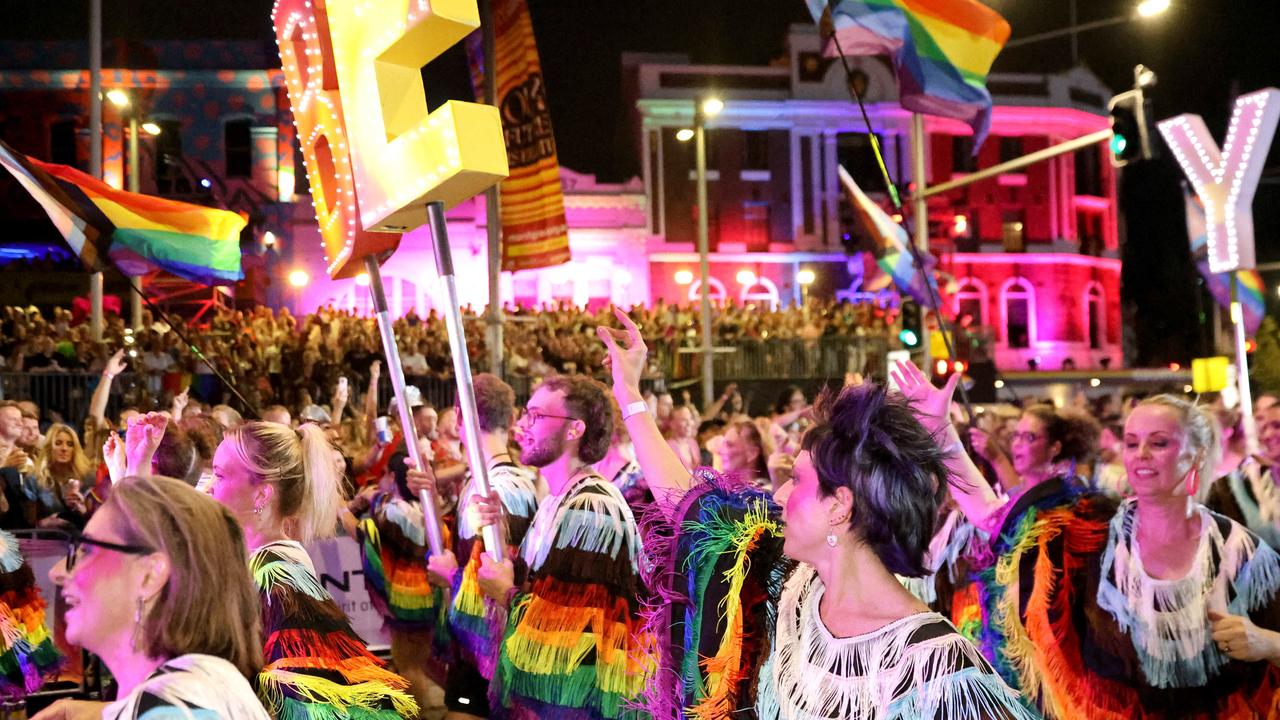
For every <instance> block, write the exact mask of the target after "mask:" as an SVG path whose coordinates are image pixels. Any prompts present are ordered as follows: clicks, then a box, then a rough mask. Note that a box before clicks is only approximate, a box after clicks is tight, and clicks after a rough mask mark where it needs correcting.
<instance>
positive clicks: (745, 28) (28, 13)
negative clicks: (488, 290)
mask: <svg viewBox="0 0 1280 720" xmlns="http://www.w3.org/2000/svg"><path fill="white" fill-rule="evenodd" d="M528 2H529V6H530V9H531V12H532V14H533V22H534V30H535V33H536V34H537V37H538V44H539V47H540V50H541V54H542V63H543V73H544V75H545V79H546V84H547V88H548V93H549V99H550V102H551V109H552V120H553V123H554V126H555V131H556V136H557V142H558V145H559V149H560V161H561V163H562V164H564V165H566V166H568V167H571V168H573V169H574V170H577V171H580V172H587V173H595V174H597V175H599V176H600V178H601V179H602V180H606V181H617V180H621V179H625V178H627V177H630V176H632V175H636V174H638V173H639V164H638V158H637V157H636V156H635V155H636V152H635V150H634V149H633V145H632V139H631V138H629V137H628V136H627V130H626V129H625V127H626V124H625V120H626V118H627V116H628V113H630V112H631V109H630V108H628V107H626V106H625V105H624V102H623V98H622V90H621V81H620V78H621V63H620V55H621V53H622V52H624V51H639V52H677V53H685V54H688V55H689V56H690V57H691V59H692V60H693V61H694V62H698V63H725V64H765V63H768V62H769V61H770V60H772V59H775V58H777V57H779V56H781V55H782V54H783V51H784V47H783V42H784V38H785V35H786V28H787V25H788V24H789V23H792V22H808V21H810V18H809V16H808V12H807V10H806V9H805V6H804V3H803V2H802V0H735V1H732V2H731V1H729V0H701V1H699V2H689V1H688V0H680V1H676V0H641V1H640V2H622V3H601V2H599V1H598V0H595V1H592V2H588V1H586V0H528ZM55 4H56V6H57V7H58V8H59V10H58V12H57V13H51V12H49V10H48V7H49V6H48V5H45V4H42V3H7V5H8V7H6V9H5V10H6V22H5V23H4V24H3V27H0V36H3V37H8V38H12V39H43V38H48V39H73V38H80V37H84V34H85V33H86V32H87V25H88V23H87V19H86V16H87V7H88V3H87V2H83V0H81V1H80V2H68V1H66V0H62V1H60V2H57V3H55ZM103 4H104V7H105V20H104V33H105V35H106V37H108V38H112V37H131V38H137V39H148V38H191V39H194V38H261V39H264V40H270V39H272V37H273V34H272V30H271V25H270V9H271V3H270V2H269V1H267V0H234V2H233V1H230V0H222V1H221V2H215V1H212V0H168V1H167V2H163V1H161V0H103ZM988 4H989V5H990V6H991V7H993V8H994V9H996V10H998V11H999V12H1000V13H1001V14H1003V15H1004V16H1005V17H1006V18H1007V19H1008V20H1009V22H1010V24H1011V25H1012V26H1013V32H1014V34H1013V37H1014V38H1018V37H1021V36H1026V35H1031V34H1035V33H1039V32H1044V31H1048V30H1054V29H1057V28H1061V27H1065V26H1067V25H1068V24H1069V9H1068V3H1067V2H1062V1H1060V0H1058V1H1054V2H1049V1H1048V0H1021V1H1017V2H1015V0H988ZM1135 4H1136V0H1081V2H1079V19H1078V21H1079V22H1080V23H1086V22H1090V21H1093V20H1099V19H1103V18H1108V17H1113V16H1117V15H1120V14H1123V13H1125V12H1127V11H1128V9H1129V8H1132V7H1133V6H1134V5H1135ZM1268 7H1271V11H1270V12H1269V11H1268ZM602 8H607V10H602ZM1275 17H1276V14H1275V11H1274V5H1273V3H1271V2H1269V1H1268V0H1174V5H1173V7H1172V8H1171V9H1170V10H1169V11H1168V12H1167V13H1166V14H1165V15H1163V16H1161V17H1160V18H1157V19H1154V20H1135V21H1133V22H1130V23H1126V24H1123V25H1118V26H1113V27H1109V28H1104V29H1099V30H1092V31H1088V32H1085V33H1082V34H1081V35H1080V36H1079V43H1080V59H1081V61H1082V62H1083V63H1084V64H1086V65H1088V66H1089V67H1090V68H1091V69H1093V71H1094V72H1096V73H1097V74H1098V75H1099V76H1100V77H1101V78H1102V80H1103V81H1104V82H1105V83H1107V84H1108V85H1109V86H1111V87H1112V88H1113V89H1115V90H1117V91H1118V90H1123V89H1127V88H1128V86H1129V85H1130V84H1131V83H1132V69H1133V66H1134V65H1135V64H1137V63H1143V64H1145V65H1147V66H1148V67H1151V68H1153V69H1154V70H1155V71H1156V72H1157V73H1158V75H1159V84H1158V85H1157V87H1156V88H1155V90H1154V93H1153V95H1152V97H1153V102H1154V108H1155V115H1156V117H1157V118H1165V117H1170V116H1173V115H1177V114H1180V113H1184V112H1194V113H1199V114H1201V115H1202V116H1203V117H1204V119H1205V122H1206V123H1207V124H1208V126H1209V129H1210V131H1211V132H1213V133H1214V134H1215V136H1216V137H1217V138H1218V139H1219V142H1221V138H1222V134H1223V133H1224V132H1225V127H1226V122H1227V119H1228V116H1229V115H1228V114H1229V103H1230V99H1231V98H1232V97H1233V96H1234V95H1235V94H1237V93H1244V92H1249V91H1252V90H1257V89H1260V88H1263V87H1266V86H1268V85H1280V41H1277V39H1276V37H1275V33H1274V32H1273V31H1274V29H1276V28H1277V27H1278V26H1280V23H1277V22H1276V20H1275V19H1274V18H1275ZM1264 29H1269V30H1264ZM1070 64H1071V55H1070V41H1069V39H1067V38H1062V39H1055V40H1048V41H1044V42H1041V43H1036V44H1033V45H1030V46H1026V47H1019V48H1012V49H1009V50H1006V51H1005V52H1004V53H1003V54H1001V56H1000V57H999V58H998V59H997V60H996V64H995V67H994V68H993V71H994V72H1047V71H1059V70H1064V69H1066V68H1067V67H1069V66H1070ZM427 77H428V80H429V83H428V85H429V90H428V92H429V94H430V95H432V96H434V97H436V98H440V96H441V95H452V96H456V97H464V98H465V97H467V96H469V86H468V84H467V79H466V74H465V60H464V57H463V55H462V53H461V52H455V53H451V54H450V55H447V56H445V57H444V58H442V59H441V60H440V61H438V62H437V63H433V66H432V67H430V68H428V70H427ZM850 111H851V112H853V109H852V108H851V110H850ZM1277 145H1280V142H1278V143H1277ZM1269 167H1270V168H1271V172H1269V173H1267V174H1266V175H1265V176H1264V180H1263V182H1264V184H1263V186H1262V187H1260V188H1259V190H1258V193H1257V199H1256V200H1255V214H1256V223H1257V225H1256V230H1257V234H1258V241H1259V247H1258V256H1259V257H1258V259H1259V261H1260V262H1267V261H1277V260H1280V242H1277V240H1276V238H1277V235H1280V151H1278V150H1277V149H1276V147H1275V146H1273V148H1272V152H1271V155H1270V163H1269ZM1180 177H1181V173H1180V171H1179V170H1178V169H1177V168H1176V166H1174V164H1173V162H1172V159H1171V158H1169V157H1168V153H1167V151H1166V152H1165V157H1164V158H1162V159H1161V160H1160V161H1158V162H1156V163H1151V164H1147V165H1144V166H1139V167H1136V168H1132V169H1129V170H1126V177H1125V178H1124V180H1123V181H1122V186H1121V191H1122V194H1123V202H1124V208H1125V211H1126V213H1127V216H1128V228H1127V231H1128V246H1127V247H1126V250H1125V259H1126V261H1133V260H1138V261H1140V263H1141V264H1142V265H1145V266H1146V267H1147V268H1151V267H1152V266H1159V267H1164V268H1165V272H1147V273H1146V274H1145V275H1144V276H1142V277H1136V276H1135V277H1130V276H1129V275H1128V274H1126V278H1125V281H1126V286H1127V287H1126V295H1127V299H1129V300H1131V301H1134V302H1135V303H1136V306H1135V307H1136V308H1137V310H1135V312H1137V313H1138V314H1137V315H1136V316H1132V317H1131V318H1129V320H1130V321H1132V320H1135V319H1136V320H1140V321H1141V323H1140V324H1141V325H1143V326H1144V327H1150V329H1151V330H1152V331H1154V332H1153V333H1152V337H1150V338H1148V339H1147V340H1145V341H1144V340H1141V339H1140V341H1139V343H1138V345H1139V349H1138V359H1139V360H1141V361H1146V362H1157V361H1160V360H1162V359H1163V358H1164V357H1171V358H1172V357H1173V356H1181V355H1185V352H1186V351H1188V350H1189V349H1190V348H1189V345H1188V342H1187V341H1184V339H1183V337H1184V336H1186V335H1188V334H1191V335H1194V334H1195V329H1194V328H1188V327H1187V326H1186V324H1185V323H1184V322H1182V320H1181V318H1183V317H1185V316H1186V315H1187V314H1188V313H1190V312H1191V308H1192V307H1193V304H1194V298H1193V297H1192V294H1191V293H1189V292H1188V293H1181V294H1179V293H1176V292H1175V293H1173V294H1174V296H1176V297H1172V298H1171V297H1170V296H1169V295H1168V293H1170V287H1171V286H1179V285H1181V286H1186V285H1188V284H1189V277H1190V276H1189V275H1188V273H1187V269H1188V268H1189V264H1188V263H1186V262H1183V261H1182V260H1181V258H1182V257H1184V256H1185V253H1182V254H1179V253H1174V255H1172V256H1170V257H1172V258H1173V259H1172V260H1171V261H1169V262H1167V263H1166V262H1163V260H1164V255H1163V253H1164V252H1165V249H1166V248H1168V249H1169V250H1173V249H1174V248H1175V247H1177V245H1176V243H1178V242H1185V240H1183V238H1184V237H1185V230H1184V229H1183V228H1184V227H1185V226H1184V225H1183V224H1182V223H1183V220H1182V211H1181V198H1180V197H1179V196H1178V194H1177V188H1178V183H1179V180H1180ZM1171 243H1172V244H1171ZM1126 264H1129V263H1126ZM1133 264H1134V265H1137V264H1139V263H1133ZM1268 279H1269V280H1270V281H1271V282H1270V283H1269V284H1270V285H1272V286H1274V284H1275V283H1276V282H1277V280H1280V275H1271V276H1270V277H1268ZM1162 294H1163V298H1162ZM1271 294H1272V295H1273V296H1274V291H1272V293H1271ZM1149 300H1154V301H1155V302H1148V301H1149ZM1188 303H1190V304H1188ZM1143 308H1153V309H1158V310H1154V311H1153V313H1147V312H1144V311H1143ZM1144 334H1146V333H1144Z"/></svg>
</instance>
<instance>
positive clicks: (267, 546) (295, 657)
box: [209, 422, 418, 720]
mask: <svg viewBox="0 0 1280 720" xmlns="http://www.w3.org/2000/svg"><path fill="white" fill-rule="evenodd" d="M213 474H214V480H213V485H212V487H210V489H209V491H210V493H211V494H212V495H213V497H214V498H215V499H217V500H218V501H219V502H221V503H222V504H224V505H226V506H227V508H228V509H229V510H230V511H231V514H232V515H233V516H234V517H235V518H236V519H237V520H239V521H240V524H241V525H242V526H243V527H244V536H245V541H246V543H247V544H248V546H249V548H250V556H249V569H250V573H251V574H252V576H253V580H254V582H255V583H256V584H257V587H258V594H259V597H260V599H261V611H262V625H263V631H264V635H265V641H266V645H265V649H264V651H263V652H264V655H265V656H266V661H267V666H266V668H265V669H263V670H262V672H260V673H259V674H258V691H259V694H260V695H261V697H262V699H263V704H264V705H266V706H267V708H268V710H270V711H271V714H272V715H273V716H274V717H277V718H296V717H316V716H319V717H333V716H336V717H345V716H348V715H352V714H354V715H357V716H360V717H365V718H383V719H387V720H390V719H392V718H395V717H397V716H400V717H413V716H415V715H416V714H417V712H418V706H417V703H415V702H414V700H413V698H412V697H410V696H409V695H408V694H407V693H406V692H405V689H406V688H407V687H408V684H409V683H408V681H406V680H405V679H404V678H403V677H400V676H399V675H396V674H395V673H392V672H391V671H389V670H387V669H386V668H385V666H384V664H383V663H382V662H381V661H380V660H378V659H377V658H376V657H374V656H373V655H372V654H371V653H370V652H369V650H368V648H366V647H365V645H364V642H362V641H361V640H360V638H359V637H358V636H357V635H356V633H355V632H354V631H353V630H352V629H351V623H350V621H349V620H348V619H347V616H346V615H344V614H343V612H342V609H341V608H340V607H338V604H337V603H336V602H334V600H333V597H332V596H330V595H329V593H328V591H326V590H325V589H324V588H323V587H321V585H320V581H319V580H318V578H317V576H316V571H315V567H314V565H312V563H311V558H310V557H308V556H307V552H306V550H305V549H304V548H303V547H302V544H301V543H306V542H311V541H313V540H319V539H323V538H327V537H332V536H333V534H334V530H335V528H336V526H337V521H338V520H337V518H338V508H339V506H340V505H341V502H342V496H341V484H340V483H341V479H340V478H339V477H338V474H337V472H336V469H335V467H334V464H333V457H332V454H331V452H330V447H329V443H328V440H327V439H326V438H325V434H324V431H323V430H321V429H320V428H319V427H318V426H316V425H313V424H310V423H308V424H304V425H302V426H301V427H299V428H298V429H296V430H295V429H293V428H288V427H285V426H283V425H278V424H275V423H267V422H247V423H242V424H240V425H237V426H236V427H234V428H231V429H229V430H227V433H226V436H225V437H224V438H223V440H222V444H220V445H219V446H218V451H217V453H215V455H214V458H213Z"/></svg>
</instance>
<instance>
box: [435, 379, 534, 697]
mask: <svg viewBox="0 0 1280 720" xmlns="http://www.w3.org/2000/svg"><path fill="white" fill-rule="evenodd" d="M472 383H473V385H474V388H475V400H476V418H477V420H478V422H479V426H480V454H481V457H482V458H483V459H484V463H485V466H486V468H487V473H486V476H487V477H488V480H489V487H490V489H491V490H493V491H494V492H496V493H497V495H498V498H499V499H500V501H501V503H502V514H503V519H504V523H503V525H502V527H503V529H504V530H505V532H506V538H505V543H506V546H507V548H508V554H509V555H515V554H518V553H519V548H520V545H521V543H522V542H524V538H525V535H526V533H527V532H528V529H529V524H530V523H531V522H533V515H534V512H535V511H536V510H537V508H538V497H537V491H536V479H535V477H534V474H533V473H532V472H530V471H529V470H528V469H526V468H523V467H521V466H519V465H517V464H516V463H515V459H514V458H512V456H511V452H510V450H509V447H510V440H511V438H510V432H511V426H512V423H513V422H514V420H515V402H516V395H515V391H514V390H512V389H511V386H510V385H507V384H506V383H505V382H503V381H502V380H500V379H499V378H498V377H497V376H495V375H490V374H488V373H480V374H479V375H476V376H474V377H473V379H472ZM455 412H456V411H455ZM459 429H460V432H461V433H462V435H461V440H462V442H463V443H464V444H465V443H466V442H467V437H466V434H465V426H461V425H460V426H459ZM410 477H411V478H412V479H413V480H412V481H411V482H418V483H420V481H421V480H422V479H425V478H423V477H422V475H421V474H419V473H417V472H414V473H411V474H410ZM418 486H420V487H421V486H422V485H421V484H419V485H418ZM478 496H479V491H478V489H477V488H476V485H475V480H474V477H472V476H470V475H469V476H468V477H467V479H466V481H465V483H464V485H463V488H462V492H461V494H460V495H459V499H458V508H459V512H458V521H457V528H458V530H457V533H456V534H455V538H456V540H455V545H454V547H455V549H456V553H455V552H453V551H448V550H446V551H445V552H444V553H443V554H442V555H439V556H432V557H431V558H430V560H429V561H428V563H427V568H428V570H429V571H430V572H431V573H432V575H433V581H434V582H437V583H439V584H441V585H443V586H445V587H448V588H449V589H450V590H451V594H452V597H453V602H452V605H451V606H450V608H449V631H450V634H451V636H452V638H453V642H454V648H455V651H456V657H455V658H454V662H453V664H451V665H450V666H449V677H448V681H447V682H446V683H445V686H444V687H445V696H444V699H445V706H446V707H448V709H449V715H448V717H449V718H453V719H455V720H461V719H463V718H472V717H478V718H485V717H489V714H490V708H489V702H488V691H489V684H490V682H491V681H492V679H493V671H494V667H495V665H496V664H497V661H498V642H499V641H500V640H501V639H502V630H503V628H504V626H505V624H506V610H507V608H506V607H504V606H503V605H502V604H501V603H499V602H496V601H495V600H493V599H492V598H488V597H485V596H484V594H483V593H482V592H481V590H480V584H479V571H480V566H481V556H482V555H483V554H484V542H483V540H482V538H481V537H480V531H479V528H478V527H477V526H476V518H475V517H473V516H474V513H468V512H466V511H465V509H466V508H467V507H468V506H469V505H471V504H472V502H473V498H476V497H478ZM457 558H464V559H465V560H466V566H465V567H463V568H462V569H461V570H459V568H458V560H457ZM519 570H520V572H518V573H517V575H516V582H517V583H522V582H523V580H524V578H523V575H524V573H525V572H526V571H527V567H526V566H525V564H524V563H520V568H519Z"/></svg>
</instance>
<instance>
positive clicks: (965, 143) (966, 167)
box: [951, 135, 978, 173]
mask: <svg viewBox="0 0 1280 720" xmlns="http://www.w3.org/2000/svg"><path fill="white" fill-rule="evenodd" d="M977 169H978V158H976V157H974V156H973V136H972V135H952V136H951V172H953V173H971V172H973V171H975V170H977Z"/></svg>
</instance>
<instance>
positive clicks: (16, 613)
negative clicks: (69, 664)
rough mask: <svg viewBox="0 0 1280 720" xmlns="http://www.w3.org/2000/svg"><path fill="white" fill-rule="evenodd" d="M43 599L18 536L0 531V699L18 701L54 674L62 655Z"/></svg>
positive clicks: (61, 660)
mask: <svg viewBox="0 0 1280 720" xmlns="http://www.w3.org/2000/svg"><path fill="white" fill-rule="evenodd" d="M44 611H45V602H44V598H43V597H41V595H40V588H39V587H37V586H36V581H35V575H34V574H32V572H31V567H30V566H29V565H27V563H26V561H25V560H24V559H23V557H22V552H21V551H20V550H19V548H18V539H17V538H16V537H14V536H13V535H11V534H10V533H8V532H5V531H4V530H0V637H3V642H4V647H3V648H2V649H0V700H21V699H22V698H24V697H26V695H27V694H28V693H33V692H35V691H36V690H39V689H40V687H41V686H42V685H43V684H44V682H45V680H47V679H48V678H50V677H53V676H54V675H56V674H57V672H58V670H59V669H60V668H61V667H62V664H63V660H64V658H63V656H62V653H60V652H59V651H58V648H57V647H55V646H54V644H53V638H52V637H51V636H50V635H49V630H48V628H47V627H46V626H45V614H44Z"/></svg>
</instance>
